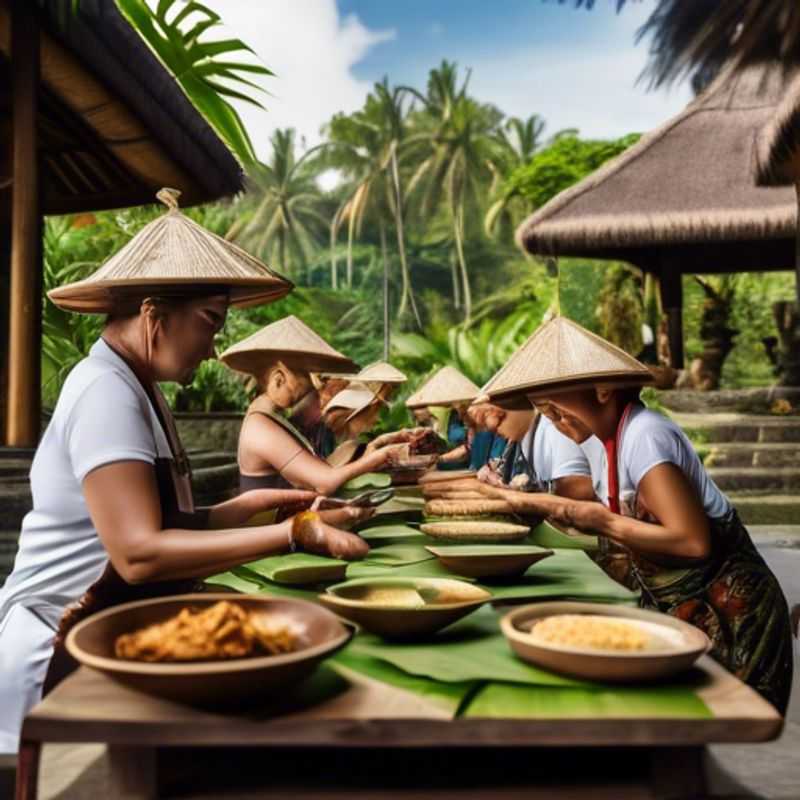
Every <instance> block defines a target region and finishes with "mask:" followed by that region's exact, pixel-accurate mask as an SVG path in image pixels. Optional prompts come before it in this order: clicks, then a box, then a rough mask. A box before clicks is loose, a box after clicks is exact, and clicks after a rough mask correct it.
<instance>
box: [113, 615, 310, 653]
mask: <svg viewBox="0 0 800 800" xmlns="http://www.w3.org/2000/svg"><path fill="white" fill-rule="evenodd" d="M301 633H302V631H301V629H300V626H299V625H298V624H297V623H296V622H294V621H293V620H291V619H288V618H287V617H285V616H279V615H277V614H267V613H264V612H260V611H250V610H247V609H245V608H243V607H242V606H241V605H239V604H238V603H232V602H229V601H228V600H220V601H219V602H218V603H215V604H214V605H212V606H209V607H208V608H204V609H192V608H182V609H181V610H180V611H179V612H178V614H176V615H175V616H174V617H171V618H170V619H168V620H167V621H166V622H161V623H158V624H155V625H148V626H147V627H146V628H142V629H140V630H138V631H133V632H132V633H125V634H122V635H121V636H118V637H117V639H116V642H115V643H114V652H115V654H116V656H117V658H124V659H129V660H133V661H148V662H163V661H166V662H169V661H184V662H185V661H215V660H224V659H230V658H243V657H245V656H258V655H277V654H278V653H288V652H290V651H292V650H296V649H297V647H298V643H299V640H300V637H301Z"/></svg>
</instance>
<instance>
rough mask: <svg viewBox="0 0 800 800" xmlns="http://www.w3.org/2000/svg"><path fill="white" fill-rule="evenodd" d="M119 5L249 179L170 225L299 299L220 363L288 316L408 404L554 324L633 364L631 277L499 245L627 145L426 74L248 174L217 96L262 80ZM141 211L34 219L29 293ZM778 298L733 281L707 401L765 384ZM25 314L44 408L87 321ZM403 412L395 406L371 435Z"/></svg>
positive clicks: (221, 375) (635, 328) (173, 27)
mask: <svg viewBox="0 0 800 800" xmlns="http://www.w3.org/2000/svg"><path fill="white" fill-rule="evenodd" d="M119 2H120V6H121V7H122V8H124V9H126V13H127V15H128V18H129V19H131V21H132V22H133V24H134V25H135V27H137V29H138V30H140V32H142V35H143V36H144V37H145V39H146V40H147V41H148V42H149V43H150V44H151V46H152V47H153V49H154V50H155V51H156V52H157V53H158V54H159V57H160V58H161V59H162V61H164V63H165V64H166V65H167V66H168V67H169V68H170V69H171V70H172V71H173V72H175V74H176V77H178V78H179V80H180V82H181V85H182V86H183V87H184V89H185V90H186V92H187V95H188V96H189V97H190V99H191V100H192V102H194V103H195V104H196V105H197V107H198V108H199V109H200V110H201V111H202V112H203V113H204V114H205V115H206V117H207V118H208V119H209V121H210V122H212V124H214V125H215V127H216V128H217V130H218V131H219V132H220V134H221V135H222V136H223V137H224V138H225V139H226V141H228V143H229V145H230V146H231V147H232V148H233V149H234V150H235V152H237V153H238V154H239V156H240V158H242V160H243V161H247V162H249V163H248V167H247V172H248V183H247V191H246V192H245V193H244V194H242V195H241V196H240V197H237V198H234V199H233V200H231V201H224V202H219V203H214V204H209V205H206V206H202V207H199V208H196V209H190V210H189V211H188V212H187V213H189V214H190V215H191V216H192V217H193V218H195V219H196V220H197V221H198V222H200V223H201V224H203V225H205V226H206V227H208V228H210V229H211V230H213V231H215V232H216V233H218V234H220V235H227V236H228V238H230V239H232V240H235V241H237V242H238V243H240V244H241V245H243V246H244V247H246V248H247V249H248V250H251V251H252V252H254V253H256V254H257V255H259V256H260V257H262V258H263V259H264V260H266V261H267V262H268V263H270V265H271V266H273V267H275V268H276V269H278V270H279V271H281V272H284V273H287V274H288V275H290V276H291V278H292V279H293V280H294V281H295V283H296V284H297V286H298V288H297V289H296V290H295V291H294V292H293V293H292V294H291V295H289V296H288V297H287V298H286V299H284V300H282V301H281V302H279V303H276V304H273V305H268V306H264V307H259V308H252V309H247V310H241V311H240V310H232V311H231V312H230V313H229V316H228V323H227V325H226V328H225V331H224V333H223V335H222V337H221V341H220V347H223V348H224V347H226V346H228V345H229V344H231V343H233V342H234V341H238V340H240V339H241V338H243V337H244V336H246V335H248V334H250V333H252V332H253V331H255V330H257V329H258V328H260V327H262V326H264V325H266V324H267V323H269V322H271V321H274V320H275V319H278V318H279V317H282V316H285V315H286V314H295V315H297V316H298V317H300V318H301V319H303V320H304V321H306V322H307V323H308V324H309V325H311V327H312V328H314V329H315V330H316V331H317V332H318V333H319V334H320V335H322V336H323V337H324V338H325V339H326V340H328V341H330V342H331V344H333V346H334V347H336V348H338V349H340V350H342V351H344V352H346V353H347V354H348V355H350V356H351V357H352V358H353V359H354V360H356V361H357V362H359V363H362V364H363V363H368V362H370V361H373V360H376V359H378V358H381V357H386V356H387V355H390V356H391V358H392V360H393V361H395V362H396V363H397V364H398V366H400V367H401V368H402V369H403V370H404V371H406V372H407V373H408V374H409V376H410V378H411V380H410V384H409V390H410V389H412V388H413V386H414V385H415V384H416V382H417V381H418V379H419V378H420V376H422V375H424V374H427V373H428V372H430V371H431V370H432V369H434V368H436V367H438V366H441V365H443V364H453V365H454V366H456V367H458V368H459V369H461V370H462V371H463V372H464V373H465V374H467V375H468V376H469V377H470V378H471V379H472V380H474V381H475V382H476V383H478V384H479V385H480V384H481V383H483V382H484V381H486V380H487V379H488V378H489V377H490V376H491V375H492V374H493V373H494V372H495V371H496V370H497V369H498V368H499V367H500V366H501V365H502V364H503V363H504V361H505V360H506V359H507V357H508V356H509V355H510V353H511V352H513V350H514V349H515V348H516V347H517V346H519V344H520V343H521V342H522V341H524V339H525V338H526V337H527V336H528V335H529V334H530V333H532V332H533V331H534V330H535V329H536V327H537V326H538V325H539V324H540V323H541V321H542V319H543V318H544V317H545V315H546V314H548V313H552V312H553V311H557V310H560V312H561V313H563V314H565V315H567V316H569V317H570V318H572V319H575V320H576V321H578V322H580V323H581V324H583V325H585V326H587V327H589V328H591V329H593V330H595V331H597V332H599V333H602V334H604V335H606V336H608V337H609V338H611V339H612V340H614V341H616V342H617V343H618V344H620V345H622V346H624V347H626V348H627V349H628V350H630V351H631V352H636V351H637V350H638V348H639V347H640V344H641V323H642V321H648V322H649V324H650V325H651V327H653V328H654V329H655V328H656V327H657V323H658V316H659V311H658V301H657V292H656V291H655V285H654V283H653V281H652V280H650V279H648V278H647V277H646V276H642V275H641V274H639V273H638V272H637V271H636V270H633V269H631V268H630V267H629V266H625V265H621V264H614V263H608V262H592V261H589V260H585V259H566V258H565V259H561V260H560V261H559V263H558V265H556V264H555V263H554V262H540V261H538V260H534V259H531V258H529V257H526V256H524V255H523V254H521V253H520V252H519V251H518V250H517V249H516V247H515V246H514V244H513V238H512V233H513V230H514V228H515V227H516V225H517V224H518V223H519V222H520V221H521V220H522V219H523V218H524V217H525V216H526V215H527V214H530V213H531V212H532V211H534V210H535V209H537V208H539V207H540V206H542V205H543V204H544V203H546V202H547V201H548V200H550V199H551V198H552V197H553V196H555V195H556V194H557V193H559V192H560V191H562V190H564V189H565V188H567V187H569V186H571V185H572V184H573V183H575V182H576V181H578V180H580V179H582V178H583V177H584V176H585V175H587V174H589V173H590V172H592V171H594V170H595V169H597V168H598V167H599V166H600V165H602V164H603V163H604V162H606V161H607V160H608V159H610V158H612V157H614V156H615V155H617V154H618V153H620V152H622V151H623V150H624V149H625V148H626V147H629V146H630V145H631V144H633V143H634V142H635V141H636V140H637V138H638V136H637V135H636V134H631V135H629V136H626V137H622V138H620V139H617V140H614V141H601V140H586V139H583V138H581V137H580V135H579V133H578V132H577V131H574V130H568V131H560V132H558V133H556V134H555V135H554V136H552V137H551V138H549V139H545V138H544V131H545V129H546V126H545V121H544V120H543V119H542V118H541V117H539V116H538V115H536V114H532V115H531V116H530V117H528V118H527V119H520V118H515V117H506V116H505V115H504V114H503V112H502V110H500V109H499V108H497V107H496V106H494V105H492V104H489V103H485V102H482V101H480V100H478V99H477V98H476V97H474V96H472V95H471V94H470V91H469V74H463V73H460V72H459V70H458V68H457V66H456V65H455V64H453V63H450V62H447V61H445V62H442V63H441V64H440V65H439V66H438V67H436V68H434V69H432V70H431V71H430V74H429V77H428V80H427V84H426V86H425V87H424V88H423V89H418V88H415V87H410V86H393V85H391V84H390V82H389V81H388V79H384V80H383V81H381V82H380V83H378V84H376V85H375V86H374V87H373V90H372V92H371V93H370V94H369V96H368V97H367V98H366V100H365V102H364V105H363V106H362V108H360V109H358V110H357V111H355V112H353V113H350V114H344V113H341V114H337V115H335V116H334V117H333V118H332V119H331V120H330V121H329V123H328V124H327V125H326V126H325V128H324V142H323V144H322V145H320V146H319V147H318V148H315V149H314V150H313V151H309V152H305V153H301V152H300V148H299V147H298V142H297V138H296V135H295V132H294V131H292V130H279V131H276V132H275V133H274V135H273V137H272V139H271V142H270V145H271V148H270V155H269V157H268V158H266V159H265V161H264V163H259V162H256V161H254V160H253V155H252V153H253V148H252V143H250V141H249V139H247V134H246V132H245V131H244V130H243V128H242V129H241V130H239V129H240V128H241V123H240V122H239V121H237V120H238V117H233V116H231V115H230V113H228V111H231V112H232V108H230V105H229V103H228V100H227V99H226V98H231V97H233V96H235V94H234V95H232V94H230V91H228V90H227V89H226V90H225V91H223V90H222V88H220V81H221V80H223V79H224V80H226V81H227V82H228V84H229V82H230V81H231V80H235V77H234V76H238V78H239V79H241V78H243V75H242V73H243V72H244V73H246V72H248V71H249V72H251V73H252V74H254V75H256V74H259V72H260V74H262V75H263V74H265V72H266V68H262V69H261V70H254V69H252V68H251V66H250V65H249V64H248V65H246V66H243V65H241V64H238V63H232V62H228V61H225V60H222V59H227V58H228V57H229V55H228V54H230V53H237V52H244V51H246V50H247V47H246V45H243V44H242V43H241V42H238V41H221V42H210V43H209V42H207V41H206V38H205V34H206V32H207V31H210V30H212V29H213V28H214V26H215V25H216V24H217V23H218V22H219V19H218V17H217V16H216V15H215V14H213V12H210V11H209V10H208V9H205V8H204V7H203V6H202V5H200V4H198V3H194V2H191V3H186V4H181V5H179V6H176V5H175V2H174V0H161V2H159V3H158V4H157V5H154V7H153V8H151V7H150V6H149V5H146V4H145V2H144V0H119ZM588 4H591V3H588ZM240 67H241V69H240ZM245 80H247V79H246V78H245ZM239 83H240V84H241V80H239ZM228 84H226V85H228ZM233 91H234V92H235V91H236V90H233ZM245 91H246V92H248V93H249V90H247V89H246V90H245ZM226 92H227V93H226ZM211 94H215V96H216V99H214V100H211V99H210V95H211ZM204 95H207V97H206V99H205V100H204V99H203V96H204ZM226 108H227V109H228V110H226ZM237 131H238V132H237ZM330 169H334V170H336V173H337V175H338V177H339V183H338V185H336V186H335V187H334V188H333V189H332V190H330V191H325V190H324V189H323V188H321V184H320V180H319V178H320V175H322V173H323V172H325V171H326V170H330ZM159 213H161V209H158V208H155V207H147V208H140V209H130V210H127V211H122V212H117V213H108V212H106V213H101V214H97V215H96V216H90V217H86V216H84V217H80V218H70V217H65V218H54V219H49V220H47V224H46V229H45V268H46V272H45V283H46V288H48V287H51V286H55V285H57V284H59V283H63V282H65V281H67V280H72V279H74V278H76V277H80V276H82V275H85V274H87V273H88V272H91V271H92V270H94V269H95V268H96V267H97V266H98V265H99V264H100V263H102V261H103V260H104V259H105V258H106V257H107V256H108V255H110V254H111V253H112V252H114V251H115V250H116V249H118V248H119V247H120V246H121V245H122V244H124V242H126V241H127V240H128V239H129V238H130V237H131V236H132V235H134V234H135V233H136V232H137V231H138V230H139V229H140V228H141V227H142V225H144V224H145V223H146V222H148V221H149V220H150V219H153V218H154V216H155V215H157V214H159ZM792 285H793V277H792V276H791V275H789V274H785V273H777V274H766V275H759V276H758V277H757V278H756V277H753V276H742V277H741V278H740V279H739V280H738V281H737V283H736V285H735V286H734V287H733V289H732V292H733V295H732V300H731V309H732V310H731V312H730V325H731V326H732V327H734V328H736V329H738V330H739V331H740V334H739V335H738V337H737V339H736V344H735V346H734V348H733V351H732V352H731V354H730V356H729V358H728V359H727V360H726V361H725V363H724V366H723V369H722V385H723V386H736V385H744V384H748V383H751V382H761V383H766V382H769V381H770V380H771V377H772V365H771V364H770V361H769V359H768V357H767V351H766V349H765V342H764V340H768V339H769V337H770V336H774V333H775V327H774V321H773V320H772V317H771V312H770V305H771V303H772V302H774V301H775V300H779V299H785V298H786V297H787V295H789V296H790V294H791V288H792ZM684 293H685V296H686V313H685V320H686V330H687V342H686V348H687V356H688V358H689V359H691V358H693V357H695V356H697V355H699V354H701V353H702V352H703V350H704V347H705V343H704V342H703V340H702V336H701V322H702V318H703V313H704V308H703V302H704V295H703V289H702V288H701V287H700V285H699V284H697V283H696V282H695V281H690V280H688V279H687V280H686V281H685V285H684ZM744 299H746V302H742V301H743V300H744ZM44 314H45V337H44V346H43V355H42V358H43V382H44V389H45V402H46V404H50V405H51V404H52V403H53V402H54V400H55V398H56V397H57V394H58V391H59V388H60V385H61V383H62V382H63V379H64V377H65V375H66V373H67V372H68V371H69V369H70V368H71V366H72V365H74V363H75V362H76V361H77V360H78V359H80V358H81V357H82V356H83V355H84V354H85V353H86V351H87V350H88V347H89V346H90V345H91V342H92V341H93V340H94V339H95V338H96V336H97V334H98V332H99V330H100V325H101V321H100V320H96V319H94V318H92V317H82V316H78V315H67V314H63V313H62V312H59V311H58V310H57V309H55V308H54V307H53V306H52V304H50V303H49V302H47V301H45V310H44ZM167 388H168V393H169V397H170V399H171V401H172V402H173V404H174V406H175V408H176V409H178V410H210V409H213V410H235V409H241V408H242V407H243V406H244V404H245V403H246V401H247V396H248V390H247V387H246V386H245V385H244V384H242V383H241V382H240V381H239V380H238V379H237V378H235V377H233V376H232V375H231V373H229V372H228V371H227V370H226V369H225V368H224V367H223V366H222V365H221V364H218V363H209V364H205V365H203V367H201V369H200V370H198V372H197V374H196V376H195V379H194V381H193V382H192V384H191V385H189V386H182V387H179V386H170V387H167ZM402 397H403V395H402V394H401V395H400V398H399V399H402ZM402 413H403V412H402V408H401V406H400V405H396V406H395V408H394V409H393V410H392V411H391V412H390V417H389V419H394V418H393V417H392V415H395V416H396V417H397V420H399V419H400V415H402ZM397 420H394V421H397Z"/></svg>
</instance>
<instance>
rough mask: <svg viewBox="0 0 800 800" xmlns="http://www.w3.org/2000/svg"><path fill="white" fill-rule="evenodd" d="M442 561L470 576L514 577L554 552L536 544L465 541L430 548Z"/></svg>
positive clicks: (459, 572)
mask: <svg viewBox="0 0 800 800" xmlns="http://www.w3.org/2000/svg"><path fill="white" fill-rule="evenodd" d="M425 549H426V550H427V551H428V552H429V553H433V555H435V556H436V558H438V559H439V561H440V562H441V564H442V565H443V566H444V567H446V568H447V569H449V570H450V571H451V572H455V573H456V574H457V575H466V576H467V577H468V578H510V577H512V576H515V575H522V574H523V573H524V572H525V571H526V570H527V569H528V567H530V566H531V565H532V564H535V563H536V562H537V561H541V560H542V559H543V558H547V557H548V556H552V555H553V551H552V550H545V548H543V547H536V546H535V545H514V544H505V545H491V544H464V545H450V546H447V547H426V548H425Z"/></svg>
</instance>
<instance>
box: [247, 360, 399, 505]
mask: <svg viewBox="0 0 800 800" xmlns="http://www.w3.org/2000/svg"><path fill="white" fill-rule="evenodd" d="M290 358H291V357H290V356H289V355H284V356H283V357H282V358H280V359H279V360H277V361H276V362H275V363H274V364H273V365H272V366H270V367H268V369H267V370H266V372H265V373H264V374H263V375H261V377H260V381H261V383H260V387H261V389H262V391H261V393H260V394H259V395H258V396H257V397H256V398H255V400H253V402H252V403H251V404H250V406H249V408H248V409H247V413H246V414H245V418H244V421H243V422H242V428H241V432H240V433H239V449H238V454H237V461H238V464H239V487H240V489H241V490H242V491H246V490H248V489H254V488H281V487H291V486H295V487H298V488H308V489H313V490H314V491H317V492H319V493H320V494H326V495H327V494H332V493H333V492H335V491H336V490H337V489H338V488H339V487H340V486H341V485H342V484H344V483H346V482H347V481H349V480H351V479H352V478H356V477H358V476H359V475H363V474H364V473H366V472H377V471H379V470H381V469H382V468H384V467H387V466H389V465H391V464H392V463H393V459H395V458H396V457H397V456H398V455H399V452H400V449H399V447H397V446H388V447H384V448H381V449H380V450H376V451H374V452H371V453H369V454H368V455H365V456H363V457H362V458H359V459H358V460H356V461H353V462H351V463H349V464H345V465H343V466H340V467H332V466H330V465H329V464H328V463H326V462H325V461H324V460H323V459H322V458H320V457H319V456H318V455H317V454H316V453H315V452H314V448H313V446H312V445H311V443H310V442H309V441H308V439H306V437H305V436H303V434H302V433H300V431H298V430H297V428H295V427H294V426H293V425H292V424H291V423H290V422H289V420H288V419H287V418H286V417H285V416H284V413H285V412H286V410H287V409H289V408H291V407H293V406H295V405H296V404H297V403H299V402H300V401H301V400H302V399H303V398H304V397H305V396H306V395H307V394H308V393H309V392H310V391H312V389H313V387H312V385H311V377H310V374H309V372H308V370H307V369H306V368H304V367H303V366H302V364H301V363H298V362H297V361H293V360H290ZM326 424H327V423H326Z"/></svg>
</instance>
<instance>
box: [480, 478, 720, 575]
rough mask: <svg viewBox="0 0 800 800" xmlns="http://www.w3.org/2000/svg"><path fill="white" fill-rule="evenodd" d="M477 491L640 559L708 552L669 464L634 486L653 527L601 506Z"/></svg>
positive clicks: (688, 497) (689, 495)
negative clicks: (610, 543)
mask: <svg viewBox="0 0 800 800" xmlns="http://www.w3.org/2000/svg"><path fill="white" fill-rule="evenodd" d="M480 490H481V491H482V492H483V493H484V494H487V495H489V496H490V497H500V498H502V499H503V500H506V501H508V503H510V504H511V506H512V507H513V508H514V509H515V511H518V512H519V513H529V514H540V515H544V516H547V517H551V518H552V519H554V520H555V521H556V522H558V523H561V524H563V525H567V526H572V527H575V528H578V529H579V530H581V531H585V532H587V533H602V534H604V535H605V536H608V537H609V538H610V539H613V540H614V541H615V542H618V543H619V544H622V545H625V546H626V547H630V548H631V549H632V550H635V551H637V552H640V553H643V554H645V555H653V556H669V557H672V558H679V559H691V560H701V559H704V558H708V555H709V553H710V551H711V538H710V531H709V526H708V519H707V518H706V515H705V512H704V511H703V507H702V506H701V505H700V502H699V501H698V499H697V495H696V494H695V492H694V489H693V488H692V486H691V484H690V483H689V481H688V480H687V478H686V476H685V475H684V474H683V472H681V470H680V469H679V468H678V467H677V466H675V465H674V464H670V463H663V464H659V465H658V466H655V467H653V468H652V469H651V470H650V471H649V472H648V473H647V474H646V475H645V476H644V477H643V478H642V480H641V482H640V483H639V496H640V499H641V501H642V502H643V503H644V505H645V506H646V507H647V509H648V510H649V511H650V513H651V514H652V516H653V517H654V518H655V519H656V520H658V522H657V523H651V522H644V521H642V520H637V519H633V518H632V517H624V516H622V515H620V514H614V513H613V512H612V511H610V510H609V509H608V508H606V507H605V506H604V505H602V504H601V503H594V502H587V501H583V500H572V499H568V498H564V497H557V496H555V495H550V494H535V493H534V494H528V493H524V492H514V491H510V490H508V489H499V488H497V487H495V486H490V485H488V484H481V485H480Z"/></svg>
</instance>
